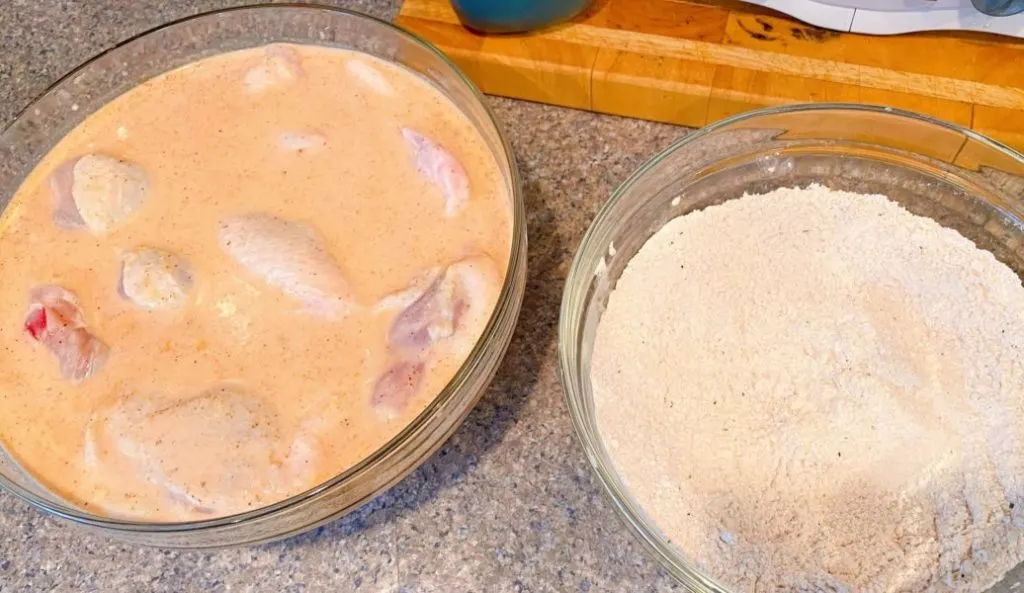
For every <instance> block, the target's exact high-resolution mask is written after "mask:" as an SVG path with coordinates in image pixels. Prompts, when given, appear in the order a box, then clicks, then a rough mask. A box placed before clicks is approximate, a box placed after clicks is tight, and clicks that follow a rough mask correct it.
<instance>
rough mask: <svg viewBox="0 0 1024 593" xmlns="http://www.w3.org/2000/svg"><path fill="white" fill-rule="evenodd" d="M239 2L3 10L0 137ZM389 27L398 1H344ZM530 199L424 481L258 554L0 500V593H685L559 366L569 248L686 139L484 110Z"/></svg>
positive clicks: (578, 118) (575, 117)
mask: <svg viewBox="0 0 1024 593" xmlns="http://www.w3.org/2000/svg"><path fill="white" fill-rule="evenodd" d="M242 3H244V2H242V1H234V0H5V1H4V2H0V48H2V51H0V126H5V125H7V124H8V123H9V122H10V121H11V119H12V118H13V117H14V115H15V114H16V113H17V112H18V111H20V110H21V109H22V108H23V107H24V106H25V105H27V104H28V103H29V101H31V100H32V99H33V98H34V97H35V96H36V95H38V94H39V93H41V92H42V91H43V90H44V89H45V88H46V87H47V86H48V85H49V84H51V83H52V82H53V81H55V80H56V79H57V78H59V77H60V76H61V75H63V74H64V73H65V72H67V71H68V70H70V69H71V68H73V67H74V66H76V65H78V64H79V63H81V62H82V61H84V60H86V59H88V58H89V57H90V56H92V55H95V54H96V53H99V52H101V51H103V50H104V49H107V48H109V47H110V46H111V45H113V44H115V43H117V42H119V41H121V40H123V39H126V38H128V37H130V36H133V35H136V34H138V33H140V32H142V31H144V30H146V29H148V28H151V27H153V26H156V25H159V24H161V23H165V22H167V21H170V20H173V19H176V18H179V17H182V16H186V15H189V14H194V13H197V12H201V11H205V10H211V9H214V8H219V7H224V6H229V5H232V4H242ZM341 4H342V5H344V6H348V7H352V8H356V9H359V10H362V11H364V12H369V13H371V14H375V15H377V16H383V17H386V18H389V17H391V16H393V15H394V13H395V12H396V11H397V2H396V1H391V2H369V1H366V0H363V1H356V2H346V3H341ZM491 104H492V105H493V107H494V109H495V111H496V112H497V115H498V117H499V118H500V119H501V120H502V121H503V122H504V124H505V127H506V129H507V131H508V133H509V135H510V137H511V139H512V143H513V145H514V147H515V151H516V155H517V157H518V158H519V165H520V169H521V170H522V173H523V179H524V185H525V190H526V207H527V215H528V228H529V239H530V249H529V282H528V287H527V293H526V301H525V303H524V305H523V313H522V316H521V318H520V321H519V326H518V329H517V333H516V337H515V339H514V341H513V343H512V346H511V348H510V350H509V353H508V356H507V357H506V358H505V361H504V364H503V366H502V368H501V370H500V371H499V373H498V376H497V378H496V380H495V381H494V383H493V384H492V386H491V388H490V390H489V391H488V392H487V394H486V395H485V396H484V398H483V400H482V401H481V402H480V404H479V405H477V407H476V409H475V410H474V411H473V413H472V414H471V415H470V416H469V419H468V420H467V421H466V423H465V425H464V426H463V427H462V428H461V429H460V430H459V431H458V432H457V433H456V434H455V436H454V437H453V438H452V439H451V440H450V441H449V442H448V443H447V444H446V445H445V446H444V447H443V448H442V449H441V450H440V451H439V452H438V453H437V454H436V455H435V456H434V457H433V458H432V459H431V460H429V461H428V462H427V463H426V464H424V465H423V466H422V467H421V468H420V469H419V470H418V471H416V472H414V473H413V474H411V475H410V476H409V477H408V478H406V479H405V480H404V481H402V482H401V483H400V484H399V485H398V486H396V487H395V488H393V489H392V490H391V491H389V492H388V493H386V494H385V495H383V496H381V497H379V498H378V499H376V500H374V501H373V502H371V503H370V504H368V505H366V506H365V507H363V508H362V509H360V510H359V511H357V512H356V513H354V514H352V515H350V516H348V517H347V518H345V519H342V520H340V521H336V522H334V523H331V524H329V525H326V526H324V527H322V528H320V529H319V530H317V531H316V532H312V533H308V534H306V535H302V536H299V537H297V538H294V539H291V540H288V541H284V542H279V543H274V544H268V545H264V546H259V547H252V548H239V549H229V550H223V551H215V552H178V551H166V550H157V549H148V548H136V547H130V546H124V545H121V544H118V543H115V542H113V541H110V540H107V539H104V538H102V537H98V536H94V535H91V534H88V533H85V532H83V531H82V530H80V529H77V528H75V527H72V526H69V525H66V524H64V523H62V522H58V521H55V520H52V519H48V518H46V517H44V516H43V515H42V514H41V513H39V512H36V511H34V510H32V509H30V508H28V507H27V506H25V505H24V504H22V503H21V502H19V501H18V500H16V499H15V498H14V497H12V496H9V495H6V494H0V592H2V593H14V592H24V593H38V592H41V591H58V592H64V591H68V592H70V591H75V592H93V591H97V592H100V591H102V592H117V593H131V592H135V591H139V592H142V591H146V592H149V591H154V592H161V591H163V592H174V593H184V592H189V591H210V592H219V591H253V592H257V591H258V592H263V591H266V592H273V593H285V592H318V591H331V592H334V591H370V592H374V591H383V592H396V593H397V592H403V593H418V592H424V593H427V592H438V593H485V592H487V593H489V592H504V591H510V592H516V593H526V592H531V593H539V592H543V591H557V592H576V591H579V592H583V593H586V592H588V591H589V592H597V591H612V592H624V593H625V592H630V593H632V592H653V591H670V590H676V589H681V587H677V586H676V585H674V584H673V583H672V582H671V581H670V579H669V578H668V577H667V576H666V575H665V574H664V573H663V572H662V571H661V570H659V568H658V567H657V566H656V565H655V564H654V563H653V562H651V561H650V560H648V559H647V557H646V555H645V553H644V551H643V550H642V549H641V547H640V545H639V544H638V543H636V542H635V541H634V540H633V538H632V536H631V535H630V534H629V533H627V532H626V530H625V527H624V526H623V525H622V524H621V523H620V521H619V520H618V518H617V517H616V516H615V514H614V513H613V511H612V508H611V505H610V504H609V503H608V502H607V501H606V500H605V498H604V495H603V494H602V493H600V492H599V490H598V488H599V486H598V484H597V483H596V481H595V479H594V478H593V477H592V476H591V472H590V469H589V467H588V465H587V463H586V461H585V459H584V457H583V453H582V451H581V450H580V448H579V446H578V445H577V443H576V440H575V437H574V435H573V433H572V426H571V423H570V420H569V415H568V412H567V410H566V408H565V405H564V404H563V401H562V391H561V388H560V386H559V383H558V377H557V372H556V367H557V359H556V338H557V336H556V324H557V319H558V305H559V300H560V297H561V288H562V283H563V281H564V279H565V276H566V273H567V271H568V267H569V263H570V260H571V258H572V254H573V251H574V250H575V247H576V245H577V243H578V242H579V240H580V238H581V237H582V235H583V232H584V231H585V230H586V226H587V224H588V222H589V221H590V220H591V218H592V217H593V216H594V214H595V213H596V211H597V209H598V207H599V206H600V205H601V203H602V202H603V201H604V200H605V199H607V197H608V196H609V195H610V193H611V191H612V190H613V189H614V188H615V186H616V185H617V184H618V183H620V182H621V181H623V180H624V179H625V178H626V176H627V175H629V173H630V172H632V171H633V169H635V168H636V167H637V166H638V165H639V164H641V163H642V162H643V161H644V160H646V159H647V158H648V157H649V156H651V155H653V154H654V153H655V152H657V151H658V150H660V149H661V148H664V147H665V146H666V145H668V144H669V143H670V142H671V141H672V140H674V139H676V138H678V137H679V136H681V135H682V134H684V133H685V132H684V130H682V129H679V128H673V127H670V126H664V125H658V124H651V123H647V122H640V121H633V120H625V119H618V118H611V117H605V116H598V115H594V114H588V113H582V112H577V111H570V110H565V109H558V108H554V107H548V106H542V105H534V104H528V103H522V102H517V101H510V100H505V99H492V100H491Z"/></svg>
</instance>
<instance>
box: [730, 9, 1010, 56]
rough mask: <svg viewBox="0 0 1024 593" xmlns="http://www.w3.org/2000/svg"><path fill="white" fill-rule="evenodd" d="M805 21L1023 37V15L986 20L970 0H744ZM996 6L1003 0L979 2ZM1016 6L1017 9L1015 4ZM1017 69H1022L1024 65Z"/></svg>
mask: <svg viewBox="0 0 1024 593" xmlns="http://www.w3.org/2000/svg"><path fill="white" fill-rule="evenodd" d="M746 1H747V2H750V3H752V4H760V5H761V6H765V7H767V8H772V9H774V10H778V11H779V12H784V13H786V14H788V15H790V16H793V17H796V18H798V19H800V20H802V21H804V22H806V23H810V24H812V25H816V26H818V27H824V28H826V29H834V30H837V31H852V32H854V33H871V34H875V35H893V34H896V33H911V32H914V31H982V32H985V33H999V34H1002V35H1011V36H1013V37H1020V38H1024V12H1020V13H1017V14H1013V15H1009V16H990V15H987V14H985V13H983V12H981V11H980V10H978V9H977V8H975V6H974V3H972V2H971V0H746ZM977 2H978V3H979V4H980V5H985V6H996V5H1000V4H1005V3H1006V0H977ZM1015 6H1017V5H1015ZM1018 67H1021V68H1024V63H1022V64H1019V65H1018Z"/></svg>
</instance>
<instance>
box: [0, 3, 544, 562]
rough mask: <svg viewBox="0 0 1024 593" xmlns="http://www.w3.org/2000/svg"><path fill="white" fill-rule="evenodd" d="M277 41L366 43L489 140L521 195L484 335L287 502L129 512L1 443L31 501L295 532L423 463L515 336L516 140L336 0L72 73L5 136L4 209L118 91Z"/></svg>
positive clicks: (522, 235)
mask: <svg viewBox="0 0 1024 593" xmlns="http://www.w3.org/2000/svg"><path fill="white" fill-rule="evenodd" d="M276 41H279V42H290V43H301V44H316V45H324V46H331V47H340V48H347V49H355V50H359V51H362V52H366V53H368V54H372V55H374V56H377V57H379V58H382V59H385V60H388V61H391V62H393V63H397V64H400V65H402V66H404V67H405V68H407V69H408V70H411V71H413V72H415V73H417V74H419V75H420V76H422V77H424V78H425V79H427V80H428V81H429V82H431V83H432V84H433V85H434V86H435V87H437V88H438V89H439V90H441V92H443V93H444V94H445V95H446V96H447V97H448V98H449V99H450V100H451V101H452V102H453V103H454V104H455V105H456V106H457V107H458V108H459V109H460V110H461V111H462V113H463V114H464V115H465V116H466V117H467V118H468V119H469V120H470V121H471V122H472V123H473V124H474V126H475V127H476V129H477V130H478V131H479V133H480V135H481V136H482V137H483V138H484V139H485V141H486V142H487V145H488V146H489V147H490V149H491V151H492V152H493V154H494V159H495V162H496V163H497V165H498V167H499V168H500V170H501V172H502V174H503V178H504V182H505V185H506V188H507V190H508V195H509V196H510V197H511V198H510V200H511V202H510V204H509V208H511V209H512V212H513V225H512V250H511V255H510V257H509V261H508V266H507V274H506V279H505V284H504V286H503V287H502V290H501V294H500V296H499V299H498V304H497V306H496V308H495V310H494V313H493V314H492V315H491V319H490V321H489V323H488V325H487V327H486V329H485V330H484V333H483V336H482V337H481V338H480V340H479V341H478V342H477V344H476V346H475V347H474V349H473V351H472V352H471V353H470V355H469V357H468V359H467V360H466V362H465V363H463V365H462V367H461V368H460V369H459V371H458V372H457V373H456V375H455V377H454V378H453V379H452V380H451V382H450V383H449V384H448V385H447V386H446V387H445V388H444V390H443V391H442V392H441V393H440V394H438V395H437V397H436V398H435V399H434V400H433V401H432V402H431V404H430V405H429V406H428V407H427V408H426V409H425V410H424V411H423V413H421V414H420V415H419V416H417V417H416V419H415V420H413V422H412V423H411V424H410V425H409V426H407V427H406V428H405V429H404V430H402V432H400V433H399V434H398V435H397V436H395V438H393V439H392V440H391V441H389V442H388V443H387V444H385V445H384V446H383V447H381V448H380V449H379V450H378V451H376V452H374V453H373V454H372V455H371V456H370V457H368V458H367V459H364V460H363V461H362V462H361V463H359V464H358V465H356V466H355V467H352V468H350V469H348V470H347V471H345V472H344V473H342V474H341V475H338V476H337V477H335V478H333V479H331V480H329V481H328V482H326V483H323V484H320V485H319V486H317V487H315V488H313V489H311V490H309V491H307V492H303V493H302V494H299V495H297V496H294V497H292V498H290V499H288V500H284V501H282V502H279V503H277V504H273V505H270V506H267V507H264V508H261V509H258V510H254V511H251V512H247V513H244V514H240V515H234V516H230V517H224V518H220V519H213V520H207V521H194V522H187V523H139V522H130V521H119V520H114V519H110V518H106V517H102V516H97V515H93V514H90V513H87V512H84V511H82V510H81V509H79V508H76V507H73V506H70V505H69V504H68V503H67V502H66V501H63V500H60V499H58V498H56V497H54V496H53V495H52V494H50V493H49V492H47V491H46V489H45V488H42V487H41V486H40V485H39V484H38V483H36V482H35V481H34V480H33V479H32V477H31V476H29V475H27V474H26V473H24V472H23V471H21V469H20V468H19V467H18V465H17V464H16V463H14V462H13V461H12V460H11V459H10V458H9V457H8V456H7V455H6V454H4V452H3V449H2V448H0V486H2V487H4V488H5V489H6V490H8V491H10V492H12V493H13V494H15V495H16V496H18V497H19V498H21V499H22V500H24V501H26V502H27V503H29V504H30V505H32V506H34V507H37V508H39V509H41V510H43V511H46V512H48V513H51V514H53V515H56V516H58V517H63V518H65V519H68V520H71V521H73V522H75V523H78V524H81V525H85V526H87V527H90V528H94V529H96V530H99V531H101V532H103V533H106V534H108V535H112V536H115V537H118V538H120V539H123V540H128V541H131V542H137V543H142V544H150V545H158V546H163V547H190V548H193V547H217V546H227V545H235V544H251V543H257V542H263V541H268V540H272V539H280V538H284V537H288V536H291V535H295V534H297V533H300V532H302V531H306V530H308V529H312V528H314V527H316V526H318V525H320V524H322V523H324V522H326V521H330V520H331V519H335V518H337V517H340V516H341V515H344V514H345V513H347V512H349V511H351V510H353V509H355V508H356V507H358V506H359V505H361V504H362V503H364V502H366V501H368V500H369V499H371V498H372V497H373V496H375V495H376V494H378V493H380V492H382V491H384V490H385V489H387V488H389V487H390V486H392V485H393V484H395V483H396V482H397V481H398V480H399V479H401V478H402V477H403V476H404V475H406V474H407V473H408V472H410V471H411V470H413V469H414V468H415V467H416V466H418V465H419V464H420V463H422V462H423V461H424V460H425V459H427V457H429V456H430V455H431V454H432V453H433V452H434V451H436V450H437V449H438V448H439V447H440V446H441V444H442V443H443V442H444V441H445V440H446V439H447V438H448V437H449V436H450V435H451V434H452V432H454V431H455V429H456V428H457V427H458V426H459V424H461V423H462V421H463V419H465V417H466V415H467V414H468V413H469V411H470V409H471V408H472V407H473V405H474V404H476V402H477V400H478V399H479V398H480V396H481V395H482V394H483V392H484V389H485V388H486V386H487V384H488V383H489V382H490V380H491V378H492V377H493V376H494V373H495V371H496V370H497V368H498V364H499V362H500V361H501V358H502V356H503V355H504V353H505V350H506V348H507V347H508V344H509V341H510V340H511V338H512V332H513V329H514V328H515V323H516V319H517V318H518V315H519V307H520V305H521V303H522V299H523V290H524V287H525V282H526V222H525V212H524V210H523V199H522V194H521V187H520V180H519V175H518V172H517V170H516V164H515V160H514V157H513V155H512V149H511V148H510V147H509V144H508V142H507V141H506V139H505V137H504V135H503V134H502V132H501V129H500V128H499V126H498V124H497V122H496V121H495V119H494V116H493V115H492V114H491V112H490V111H489V110H488V108H487V107H486V105H485V104H484V100H483V97H482V96H481V95H480V93H479V91H477V89H476V87H475V86H473V84H472V83H471V82H469V80H467V79H466V77H465V76H463V75H462V74H461V73H460V72H459V70H458V68H457V67H456V66H455V65H454V64H452V63H451V62H450V61H449V60H448V59H447V58H446V57H445V56H444V55H443V54H442V53H441V52H439V51H438V50H436V49H435V48H434V47H433V46H431V45H429V44H428V43H426V42H425V41H423V40H421V39H419V38H417V37H416V36H414V35H412V34H410V33H407V32H406V31H403V30H402V29H399V28H398V27H395V26H393V25H391V24H389V23H386V22H383V21H379V20H377V19H374V18H371V17H368V16H365V15H361V14H358V13H354V12H349V11H345V10H339V9H332V8H328V7H320V6H308V5H272V6H271V5H267V6H252V7H243V8H237V9H228V10H222V11H217V12H211V13H206V14H201V15H198V16H195V17H191V18H187V19H184V20H180V21H177V22H174V23H171V24H169V25H166V26H163V27H160V28H158V29H155V30H152V31H149V32H147V33H144V34H142V35H139V36H138V37H136V38H134V39H131V40H129V41H127V42H125V43H123V44H121V45H119V46H117V47H115V48H114V49H111V50H110V51H107V52H106V53H104V54H102V55H100V56H98V57H96V58H94V59H92V60H91V61H89V62H87V63H86V64H84V65H82V66H81V67H79V68H78V69H76V70H75V71H73V72H71V73H70V74H68V75H67V76H65V77H64V78H62V79H61V80H60V81H58V82H57V83H56V84H54V85H53V86H52V87H51V88H50V89H49V90H48V91H46V93H44V94H43V95H42V96H41V97H40V98H39V99H37V100H36V101H35V102H34V103H32V104H31V105H30V106H29V107H28V108H27V109H25V111H23V112H22V113H21V114H20V115H19V116H18V117H17V118H16V119H15V121H14V123H12V124H11V125H10V126H9V127H8V128H7V129H5V130H4V131H3V132H2V133H0V207H3V208H6V206H7V203H8V202H9V201H10V199H11V196H12V195H13V194H14V192H15V191H16V190H17V189H18V187H19V185H20V184H21V182H22V181H23V180H24V178H25V177H26V175H28V173H29V172H30V171H31V170H32V168H33V167H34V166H35V164H36V163H37V162H38V161H39V160H40V159H41V158H42V157H43V156H44V155H45V154H46V153H47V151H49V150H50V148H52V147H53V145H54V144H56V143H57V141H58V140H60V139H61V138H62V137H63V136H64V135H65V134H66V133H67V132H68V131H70V130H71V129H72V128H73V127H74V126H76V125H77V124H79V123H80V122H81V121H82V120H84V119H85V118H86V117H88V116H89V115H90V114H92V113H93V112H95V111H96V110H97V109H99V108H100V107H102V106H103V105H104V104H105V103H107V102H108V101H110V100H111V99H113V98H114V97H116V96H118V95H120V94H121V93H123V92H125V91H127V90H128V89H130V88H132V87H134V86H136V85H138V84H140V83H141V82H143V81H145V80H147V79H149V78H152V77H153V76H156V75H158V74H161V73H163V72H166V71H168V70H171V69H174V68H176V67H178V66H181V65H184V64H187V63H189V62H193V61H195V60H198V59H200V58H204V57H208V56H211V55H215V54H219V53H223V52H227V51H232V50H238V49H244V48H248V47H254V46H258V45H262V44H265V43H271V42H276ZM0 257H2V255H0Z"/></svg>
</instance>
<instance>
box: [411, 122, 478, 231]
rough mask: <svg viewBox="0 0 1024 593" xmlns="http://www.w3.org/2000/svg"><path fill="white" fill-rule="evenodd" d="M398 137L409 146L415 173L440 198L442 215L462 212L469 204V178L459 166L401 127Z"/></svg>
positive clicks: (440, 149) (438, 147)
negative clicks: (400, 134)
mask: <svg viewBox="0 0 1024 593" xmlns="http://www.w3.org/2000/svg"><path fill="white" fill-rule="evenodd" d="M402 137H403V138H405V142H406V145H407V146H408V147H409V154H410V155H411V156H412V160H413V164H414V165H415V166H416V171H417V172H419V174H420V176H421V177H423V178H424V179H426V180H427V181H429V182H430V183H432V184H434V185H435V186H437V188H438V189H439V190H441V193H442V194H443V195H444V214H445V216H447V217H449V218H451V217H453V216H455V215H456V214H458V213H459V212H460V211H462V209H463V208H465V207H466V204H467V203H468V202H469V177H467V176H466V170H465V169H464V168H463V167H462V163H460V162H459V161H458V159H456V158H455V157H454V156H453V155H452V153H450V152H448V151H447V150H445V149H444V148H443V147H442V146H441V145H439V144H437V143H436V142H434V141H433V140H431V139H429V138H427V137H426V136H424V135H423V134H420V133H419V132H417V131H415V130H412V129H409V128H402Z"/></svg>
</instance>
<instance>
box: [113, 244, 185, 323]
mask: <svg viewBox="0 0 1024 593" xmlns="http://www.w3.org/2000/svg"><path fill="white" fill-rule="evenodd" d="M192 282H193V279H192V269H191V267H190V266H189V264H188V262H186V261H185V259H184V258H182V257H181V256H180V255H177V254H174V253H171V252H168V251H163V250H160V249H152V248H148V247H141V248H138V249H133V250H131V251H128V252H126V253H125V254H124V255H123V256H122V257H121V278H120V283H119V286H118V289H119V291H120V294H121V296H123V297H124V298H125V299H127V300H129V301H131V302H132V303H134V304H136V305H138V306H139V307H142V308H143V309H174V308H177V307H180V306H182V305H184V304H185V302H186V301H188V294H189V291H190V290H191V289H192Z"/></svg>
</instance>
